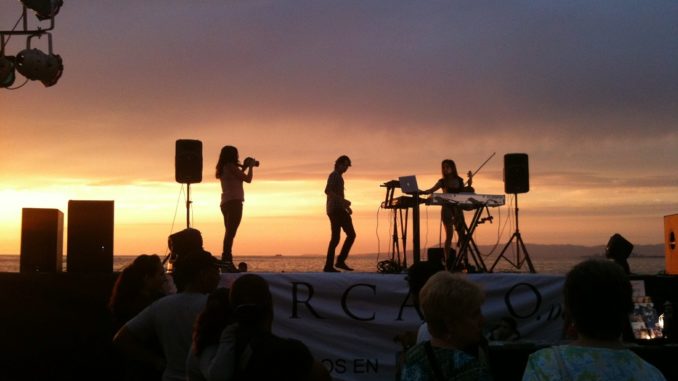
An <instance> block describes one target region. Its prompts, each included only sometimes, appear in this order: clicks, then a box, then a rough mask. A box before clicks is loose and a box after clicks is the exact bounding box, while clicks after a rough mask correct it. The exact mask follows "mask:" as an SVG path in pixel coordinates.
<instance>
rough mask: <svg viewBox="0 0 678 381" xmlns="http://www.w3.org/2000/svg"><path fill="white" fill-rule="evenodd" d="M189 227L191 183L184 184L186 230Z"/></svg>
mask: <svg viewBox="0 0 678 381" xmlns="http://www.w3.org/2000/svg"><path fill="white" fill-rule="evenodd" d="M190 227H191V183H186V229H188V228H190Z"/></svg>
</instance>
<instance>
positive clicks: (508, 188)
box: [504, 153, 530, 194]
mask: <svg viewBox="0 0 678 381" xmlns="http://www.w3.org/2000/svg"><path fill="white" fill-rule="evenodd" d="M529 191H530V171H529V167H528V160H527V154H526V153H507V154H506V155H504V192H505V193H508V194H517V193H527V192H529Z"/></svg>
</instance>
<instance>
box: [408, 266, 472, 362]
mask: <svg viewBox="0 0 678 381" xmlns="http://www.w3.org/2000/svg"><path fill="white" fill-rule="evenodd" d="M419 299H420V303H421V309H422V312H423V313H424V318H425V320H426V322H427V323H428V330H429V332H430V333H431V336H432V337H433V338H434V339H436V340H437V341H439V342H441V343H442V344H444V345H449V346H452V347H454V348H457V349H460V350H465V349H467V348H473V347H475V346H477V345H478V344H480V343H481V342H482V341H483V332H482V330H483V324H484V322H485V318H484V317H483V314H482V312H481V309H480V307H481V305H482V304H483V302H484V300H485V296H484V294H483V292H482V290H481V289H480V287H478V286H477V285H476V284H474V283H472V282H470V281H469V280H467V279H465V278H463V277H462V276H461V275H459V274H452V273H450V272H447V271H439V272H437V273H435V274H434V275H433V276H431V278H430V279H429V280H428V281H427V282H426V284H425V285H424V287H423V288H422V289H421V291H420V292H419Z"/></svg>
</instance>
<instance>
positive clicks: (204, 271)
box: [172, 250, 220, 293]
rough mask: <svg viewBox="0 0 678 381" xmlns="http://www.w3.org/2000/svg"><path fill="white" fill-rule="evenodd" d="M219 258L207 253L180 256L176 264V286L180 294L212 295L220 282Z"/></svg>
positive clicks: (174, 275)
mask: <svg viewBox="0 0 678 381" xmlns="http://www.w3.org/2000/svg"><path fill="white" fill-rule="evenodd" d="M218 263H219V262H218V260H217V258H215V257H213V256H212V254H210V253H209V252H207V251H204V250H201V251H196V252H193V253H190V254H187V255H180V256H179V257H178V258H177V260H176V261H175V262H174V272H173V273H172V276H173V277H174V284H175V285H176V287H177V291H178V292H199V293H210V292H212V291H214V289H216V287H217V285H218V284H219V280H220V273H219V267H218Z"/></svg>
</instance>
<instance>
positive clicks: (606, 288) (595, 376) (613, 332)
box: [523, 260, 665, 381]
mask: <svg viewBox="0 0 678 381" xmlns="http://www.w3.org/2000/svg"><path fill="white" fill-rule="evenodd" d="M563 294H564V302H565V321H566V327H565V328H566V329H567V330H568V331H574V332H575V333H576V339H575V340H574V341H573V342H572V343H570V344H568V345H558V346H553V347H550V348H545V349H541V350H539V351H537V352H535V353H533V354H531V355H530V357H529V358H528V362H527V367H526V368H525V373H524V374H523V381H533V380H600V381H604V380H610V381H613V380H614V381H616V380H629V381H630V380H638V381H640V380H643V381H647V380H650V381H652V380H664V379H665V378H664V376H663V375H662V373H661V372H660V371H659V370H658V369H657V368H655V367H654V366H652V365H651V364H649V363H647V362H646V361H645V360H643V359H642V358H640V357H639V356H638V355H636V354H635V353H633V352H632V351H630V350H629V349H626V348H625V346H624V344H623V343H622V332H623V330H624V326H625V325H626V324H628V318H629V314H630V313H631V311H632V310H633V300H632V297H631V295H632V289H631V283H630V282H629V279H628V277H627V276H626V274H625V273H624V270H623V269H622V268H621V266H619V265H618V264H616V263H614V262H610V261H603V260H587V261H584V262H582V263H579V264H578V265H576V266H575V267H574V268H573V269H572V270H570V272H569V273H568V274H567V277H566V278H565V286H564V288H563Z"/></svg>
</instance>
